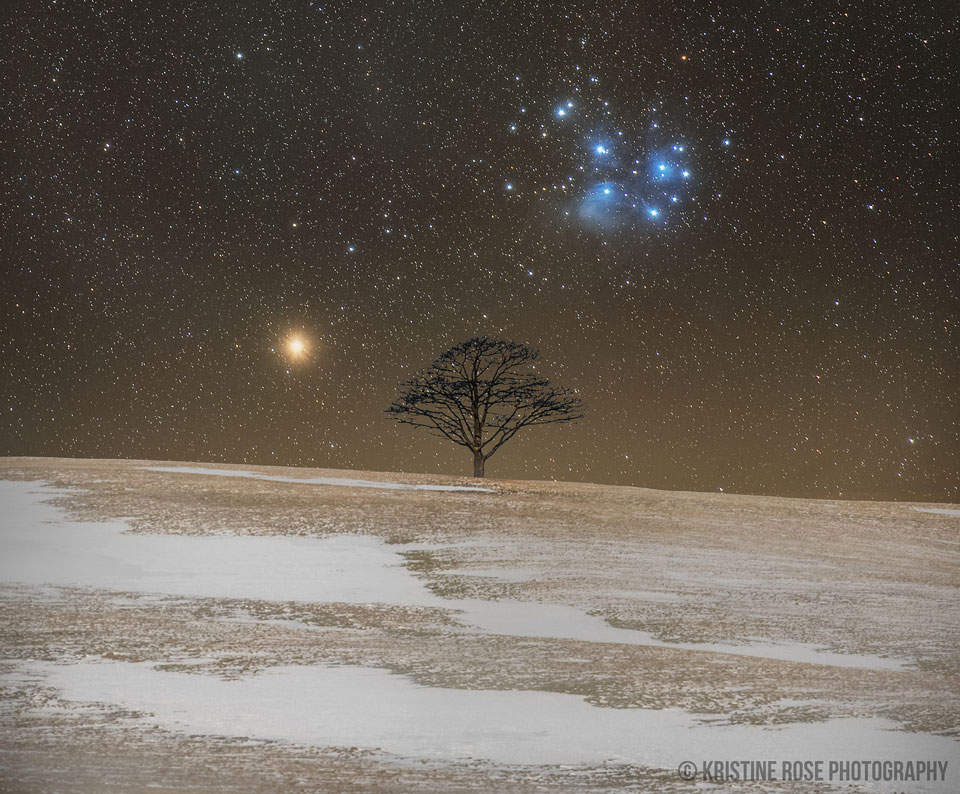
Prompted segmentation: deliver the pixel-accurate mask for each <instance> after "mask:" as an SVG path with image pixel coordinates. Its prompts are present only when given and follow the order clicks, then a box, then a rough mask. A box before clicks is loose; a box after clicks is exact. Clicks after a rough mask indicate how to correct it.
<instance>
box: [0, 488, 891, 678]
mask: <svg viewBox="0 0 960 794" xmlns="http://www.w3.org/2000/svg"><path fill="white" fill-rule="evenodd" d="M56 493H57V492H56V491H54V490H53V489H50V488H43V487H38V485H37V484H36V483H23V482H0V502H2V503H3V504H4V505H5V510H4V511H3V514H2V515H0V541H2V547H3V550H4V554H3V556H2V558H0V582H17V583H21V584H27V585H73V586H84V587H95V588H100V589H106V590H114V591H124V592H140V593H163V594H167V595H176V596H195V597H210V598H246V599H259V600H266V601H300V602H309V603H317V602H320V603H322V602H342V603H355V604H369V603H379V604H391V605H402V606H427V607H441V608H446V609H450V610H456V611H459V612H460V613H461V614H462V617H461V618H460V619H461V621H462V622H464V623H467V624H470V625H472V626H473V627H475V628H476V629H479V630H480V631H481V632H483V633H487V634H503V635H509V636H520V637H541V638H557V639H573V640H582V641H586V642H599V643H627V644H633V645H647V646H657V647H665V648H676V649H683V650H691V651H709V652H718V653H728V654H735V655H739V656H753V657H761V658H768V659H781V660H787V661H795V662H806V663H810V664H821V665H829V666H834V667H857V668H868V669H876V670H900V669H903V668H904V665H905V660H898V659H891V658H887V657H881V656H876V655H870V654H841V653H834V652H830V651H827V650H823V649H820V648H818V647H816V646H815V645H812V644H804V643H796V642H795V643H785V642H781V643H776V644H773V643H770V642H765V641H761V642H755V643H751V644H748V645H737V644H721V643H711V644H693V643H691V644H677V643H667V642H663V641H661V640H658V639H657V638H656V637H654V636H653V635H652V634H650V633H648V632H645V631H638V630H633V629H620V628H616V627H614V626H612V625H610V624H609V623H607V622H606V621H605V620H603V619H602V618H600V617H597V616H594V615H590V614H587V613H586V612H585V611H583V610H582V609H579V608H577V607H574V606H569V605H564V604H553V603H545V602H535V601H516V600H508V599H502V600H499V601H486V600H482V599H476V598H465V599H448V598H440V597H439V596H436V595H434V594H433V593H431V592H430V591H429V590H428V589H427V588H426V587H425V586H424V585H423V583H422V582H421V580H419V579H418V578H416V577H415V576H413V575H412V574H411V573H410V572H409V571H408V569H407V568H406V567H405V566H404V560H403V558H402V557H401V555H400V552H402V551H404V550H407V549H414V548H424V546H423V545H410V546H403V545H387V544H385V543H384V542H383V541H381V540H380V539H378V538H374V537H370V536H365V535H333V536H329V537H325V538H302V537H291V536H282V535H280V536H276V535H275V536H234V535H217V536H193V535H190V536H182V535H148V534H133V533H129V532H125V530H126V529H127V527H126V525H125V524H123V523H121V522H109V523H88V522H85V523H77V522H70V521H67V520H65V519H64V518H63V515H62V511H61V510H60V509H59V508H57V507H54V506H52V505H50V504H46V503H45V502H44V501H43V500H44V499H46V498H48V497H49V496H50V495H52V494H56ZM430 547H431V548H437V546H436V545H431V546H430Z"/></svg>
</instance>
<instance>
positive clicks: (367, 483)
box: [140, 466, 493, 493]
mask: <svg viewBox="0 0 960 794" xmlns="http://www.w3.org/2000/svg"><path fill="white" fill-rule="evenodd" d="M140 468H141V469H145V470H146V471H169V472H174V473H176V474H206V475H210V476H213V477H244V478H246V479H250V480H270V481H271V482H292V483H297V484H298V485H339V486H345V487H347V488H379V489H381V490H385V491H474V492H476V493H493V489H492V488H477V487H474V486H469V485H421V484H416V483H402V482H379V481H377V480H354V479H351V478H349V477H282V476H280V475H278V474H258V473H257V472H254V471H237V470H234V469H205V468H203V467H200V466H141V467H140Z"/></svg>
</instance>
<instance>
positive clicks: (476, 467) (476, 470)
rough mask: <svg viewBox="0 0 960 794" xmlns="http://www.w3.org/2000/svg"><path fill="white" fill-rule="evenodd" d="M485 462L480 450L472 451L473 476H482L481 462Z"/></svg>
mask: <svg viewBox="0 0 960 794" xmlns="http://www.w3.org/2000/svg"><path fill="white" fill-rule="evenodd" d="M486 462H487V459H486V458H485V457H483V453H482V452H474V453H473V476H474V477H482V476H483V464H484V463H486Z"/></svg>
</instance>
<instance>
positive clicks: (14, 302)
mask: <svg viewBox="0 0 960 794" xmlns="http://www.w3.org/2000/svg"><path fill="white" fill-rule="evenodd" d="M2 35H3V37H4V47H3V49H2V50H0V60H2V61H3V64H2V66H3V74H4V75H5V76H6V78H7V82H6V86H7V88H8V92H7V94H8V96H9V101H8V113H7V118H8V121H7V122H6V128H5V132H6V135H5V140H6V142H7V146H6V149H5V160H6V163H7V168H6V170H5V172H4V176H3V180H2V191H3V195H2V199H3V204H4V207H5V210H6V212H5V213H4V219H3V221H2V235H3V237H2V239H3V250H4V254H5V255H4V262H3V269H4V272H3V285H4V296H5V298H6V300H7V304H6V305H7V311H6V312H5V313H4V317H3V324H2V328H0V394H2V397H3V402H2V409H3V410H2V418H0V453H2V454H11V455H13V454H16V455H33V454H39V455H75V456H95V457H114V456H119V457H137V458H160V459H179V460H208V461H232V462H238V463H242V462H249V463H282V464H290V465H309V466H324V467H331V468H357V469H373V470H406V471H428V472H434V471H436V472H450V473H463V461H462V456H461V455H459V451H458V450H456V449H448V448H447V445H444V444H442V443H441V442H439V441H437V442H434V441H433V440H431V439H423V438H415V437H413V436H412V435H411V434H410V433H408V432H405V430H404V429H403V428H399V427H394V426H393V425H391V424H390V422H389V421H387V420H386V419H384V417H383V409H384V407H385V406H386V405H388V404H389V403H390V401H391V399H392V398H393V396H394V395H395V388H396V384H397V383H399V382H400V381H402V380H404V379H406V378H407V377H408V376H409V374H410V373H411V372H412V371H414V370H416V369H418V368H419V367H422V366H424V365H426V364H427V363H429V361H430V360H432V359H433V358H434V357H435V356H436V355H437V354H438V353H440V352H441V351H442V350H444V349H445V348H447V347H449V346H450V345H452V344H454V343H456V342H458V341H461V340H463V339H466V338H469V337H471V336H473V335H477V334H489V335H492V336H501V337H505V338H508V339H515V340H517V341H520V342H523V343H525V344H530V345H532V346H534V347H538V348H540V349H541V350H542V359H541V364H540V366H541V367H542V370H543V372H544V374H545V375H547V376H548V377H550V378H551V379H553V380H554V381H556V382H558V383H561V384H563V385H568V386H570V387H573V388H576V389H578V390H579V393H580V396H581V397H582V399H583V401H584V403H585V404H586V406H587V409H588V415H587V417H586V419H585V420H584V421H583V422H581V423H579V424H577V425H574V426H570V427H565V428H562V429H558V428H544V429H542V430H540V431H537V433H536V434H533V433H531V435H530V436H529V437H528V438H527V439H526V440H523V441H519V442H518V443H516V444H515V445H513V448H512V449H507V448H505V449H504V451H503V453H502V455H500V456H498V459H497V460H496V462H495V464H492V465H491V468H490V470H489V471H488V475H490V476H493V477H496V476H503V477H525V478H551V477H556V478H560V479H573V480H584V481H599V482H611V483H620V484H627V485H643V486H649V487H658V488H659V487H663V488H684V489H694V490H710V491H716V490H718V489H721V488H722V489H723V490H724V491H725V492H730V491H745V492H758V493H771V494H797V495H805V496H823V497H830V498H836V497H856V496H865V497H876V496H882V497H884V498H904V499H906V498H931V499H938V500H956V499H958V498H960V494H958V490H957V489H958V487H960V471H958V469H960V464H958V457H960V445H958V441H957V438H958V432H957V431H958V417H960V405H958V398H957V395H958V394H960V383H958V376H957V373H958V372H960V366H958V364H960V362H958V360H957V359H958V356H957V353H956V351H957V349H958V344H957V337H956V334H957V330H956V328H957V322H956V316H957V312H956V295H957V292H958V281H960V279H958V271H957V268H956V261H955V257H952V255H951V254H950V253H948V252H951V251H955V250H956V248H957V242H958V241H957V231H956V220H955V217H954V216H955V206H956V201H955V197H954V196H953V195H952V191H953V185H952V182H951V180H950V176H951V169H950V166H949V163H950V155H951V150H950V148H949V145H948V141H949V130H950V129H951V124H952V123H953V120H952V118H951V115H950V110H949V109H950V108H951V107H952V102H951V97H952V95H953V93H954V92H955V86H956V77H957V75H956V72H955V68H954V67H953V66H952V62H951V61H950V56H951V54H952V52H953V51H954V50H955V45H956V26H955V25H953V24H952V22H951V21H950V20H948V19H947V18H946V17H943V16H941V15H939V14H938V13H937V12H936V11H935V10H934V9H933V8H932V7H931V8H925V7H920V6H910V5H909V4H907V5H905V4H902V3H892V2H881V3H876V4H871V5H869V6H864V7H856V8H855V7H853V6H850V7H847V6H836V5H830V4H826V5H823V4H821V5H817V6H816V7H814V6H809V5H808V6H802V7H801V6H794V5H789V4H787V5H783V4H780V5H777V4H767V5H760V6H751V7H749V8H748V7H745V6H743V5H740V6H736V7H733V6H722V5H717V4H710V3H707V4H704V3H700V2H697V3H680V4H676V3H673V4H662V5H661V6H657V7H651V6H649V5H641V4H621V5H618V6H598V5H596V4H573V5H571V4H544V3H532V2H526V1H525V0H521V2H517V3H511V4H502V5H498V6H497V7H496V8H494V7H492V6H489V5H485V4H476V5H475V6H472V7H467V6H457V7H453V6H452V5H451V4H448V3H429V2H427V3H417V4H409V5H401V4H384V3H367V2H349V3H348V2H331V3H323V4H318V3H310V2H305V3H287V2H239V3H224V2H219V0H214V1H213V2H210V3H204V4H189V3H188V4H170V3H153V2H145V3H139V4H137V5H136V7H135V8H134V7H131V6H129V5H127V4H123V3H119V2H115V1H114V0H104V2H98V3H96V4H89V3H88V4H69V3H52V4H46V5H42V4H19V5H16V6H15V7H13V8H12V9H11V10H10V12H9V13H8V14H7V16H6V17H5V19H4V21H3V23H2ZM293 340H299V342H298V343H296V344H294V343H293Z"/></svg>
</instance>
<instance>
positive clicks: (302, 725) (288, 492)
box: [0, 458, 960, 792]
mask: <svg viewBox="0 0 960 794" xmlns="http://www.w3.org/2000/svg"><path fill="white" fill-rule="evenodd" d="M0 505H2V511H0V609H2V611H3V617H2V622H0V636H2V638H3V639H2V653H0V657H2V659H3V661H2V663H0V664H2V667H0V676H2V677H0V684H2V686H3V697H2V699H0V706H2V710H0V779H2V780H3V784H2V785H0V790H7V789H9V790H16V791H45V790H65V791H109V790H118V791H138V790H140V789H147V788H150V789H151V790H156V789H160V790H164V789H167V790H178V791H179V790H184V789H196V790H204V791H206V790H230V791H233V790H236V791H275V790H280V789H283V790H291V791H316V790H320V791H426V790H432V791H444V792H446V791H462V790H475V791H542V790H564V791H567V790H584V791H614V790H636V791H683V790H691V789H693V788H694V787H696V788H697V789H698V790H699V787H702V786H703V785H706V784H704V782H703V781H702V779H698V780H697V781H694V782H687V781H685V780H683V779H681V777H680V776H679V775H678V772H677V768H678V765H679V764H680V763H681V762H683V761H693V762H694V763H695V765H696V767H698V769H699V774H698V778H702V771H703V770H702V765H703V763H704V762H717V761H743V760H756V761H760V760H767V759H769V760H774V761H775V762H776V764H775V766H774V769H775V771H776V772H777V773H782V771H783V770H782V768H781V766H780V765H781V764H782V763H783V762H785V761H810V762H817V761H822V762H823V763H824V767H823V769H824V772H823V776H825V777H831V776H832V777H833V778H834V779H833V780H824V781H823V782H819V783H804V784H802V785H803V790H804V791H816V790H821V789H822V790H835V789H840V788H843V789H844V790H848V791H849V790H853V791H857V790H865V791H911V792H913V791H918V792H919V791H934V792H948V791H956V790H960V741H958V737H960V719H958V717H960V711H958V703H960V686H958V685H960V675H958V673H960V664H958V655H957V650H958V647H960V643H958V640H960V609H958V606H960V603H958V595H957V594H958V591H957V588H958V585H960V518H958V510H957V509H956V506H948V505H939V506H937V505H906V504H896V503H845V502H833V501H814V500H788V499H773V498H765V497H739V496H733V495H721V494H694V493H671V492H659V491H648V490H643V489H634V488H618V487H612V486H593V485H583V484H572V483H566V484H564V483H541V482H512V481H497V480H490V481H488V482H485V483H483V487H482V488H480V487H477V485H476V482H475V481H470V480H460V479H454V478H440V477H427V476H423V475H383V474H378V473H374V472H330V471H319V470H298V469H280V468H275V467H229V466H212V465H208V464H204V465H196V464H192V465H189V466H186V465H175V464H161V463H154V462H145V461H139V462H138V461H76V460H61V459H50V460H44V459H26V458H19V459H17V458H9V459H3V460H0ZM865 760H869V761H881V762H883V761H898V762H903V763H904V764H907V763H908V762H916V761H923V762H924V763H925V764H929V766H928V767H927V768H933V769H935V770H942V769H943V768H942V767H939V766H934V765H935V764H937V763H940V764H942V763H943V762H947V764H946V780H942V779H940V777H942V771H936V772H935V773H934V774H933V775H932V776H931V775H930V774H925V775H924V776H921V778H920V779H919V780H902V779H901V780H893V781H886V782H884V781H880V782H864V781H862V780H859V781H858V780H853V781H851V780H848V779H840V778H839V773H838V772H836V771H834V772H833V773H830V770H829V764H830V763H831V762H833V763H834V764H842V763H843V762H845V761H858V762H859V761H865ZM888 767H889V765H888ZM876 768H877V769H879V768H880V767H876ZM900 768H901V769H904V768H909V767H906V766H901V767H900ZM780 776H781V775H780V774H778V775H777V777H778V778H779V777H780ZM851 782H852V784H853V788H852V789H851ZM723 785H724V790H731V791H738V790H741V789H742V790H751V791H757V790H788V789H789V790H790V791H797V790H798V789H797V784H796V783H786V782H782V781H780V780H773V781H768V782H764V783H756V782H749V783H745V782H731V781H728V782H726V783H724V784H723ZM4 786H6V788H5V787H4Z"/></svg>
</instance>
